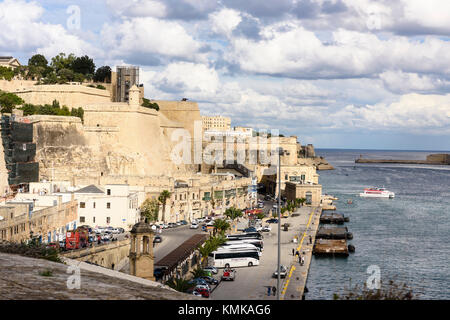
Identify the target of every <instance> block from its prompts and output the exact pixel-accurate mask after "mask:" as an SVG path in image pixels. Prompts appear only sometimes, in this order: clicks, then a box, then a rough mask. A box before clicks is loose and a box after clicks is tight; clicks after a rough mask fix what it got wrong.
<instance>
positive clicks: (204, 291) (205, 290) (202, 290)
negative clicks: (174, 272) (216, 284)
mask: <svg viewBox="0 0 450 320" xmlns="http://www.w3.org/2000/svg"><path fill="white" fill-rule="evenodd" d="M194 292H196V293H197V294H196V293H194ZM192 294H194V295H198V294H200V295H201V296H202V297H203V298H209V295H210V289H209V287H206V286H204V285H198V286H195V287H194V288H192Z"/></svg>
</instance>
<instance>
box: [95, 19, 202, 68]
mask: <svg viewBox="0 0 450 320" xmlns="http://www.w3.org/2000/svg"><path fill="white" fill-rule="evenodd" d="M101 35H102V39H103V45H104V48H105V50H109V52H110V55H111V56H112V57H120V58H125V57H129V58H130V57H133V58H137V59H139V60H140V61H141V62H144V63H145V61H146V59H147V58H150V59H151V58H152V57H149V56H145V55H152V54H154V55H161V56H166V57H176V58H183V59H186V60H191V61H204V60H205V55H204V54H202V53H201V52H200V49H201V47H202V44H201V43H200V42H198V41H196V40H195V39H194V38H193V37H192V36H191V35H189V34H188V32H187V31H186V29H185V28H184V27H183V26H182V25H181V24H180V23H178V22H175V21H166V20H160V19H156V18H152V17H147V18H141V17H139V18H132V19H125V20H123V21H121V22H118V23H115V24H111V25H104V27H103V29H102V32H101ZM137 56H138V57H137Z"/></svg>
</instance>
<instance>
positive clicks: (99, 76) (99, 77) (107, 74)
mask: <svg viewBox="0 0 450 320" xmlns="http://www.w3.org/2000/svg"><path fill="white" fill-rule="evenodd" d="M111 72H112V71H111V67H110V66H103V67H100V68H98V69H97V71H95V75H94V81H95V82H107V83H111Z"/></svg>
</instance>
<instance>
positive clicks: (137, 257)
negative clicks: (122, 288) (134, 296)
mask: <svg viewBox="0 0 450 320" xmlns="http://www.w3.org/2000/svg"><path fill="white" fill-rule="evenodd" d="M130 233H131V248H130V256H129V258H130V274H131V275H133V276H136V277H141V278H144V279H148V280H153V281H154V280H155V277H154V276H153V262H154V256H153V231H152V228H151V227H150V225H149V224H147V223H145V222H144V220H143V219H142V218H141V221H140V222H138V223H136V224H135V225H134V226H133V228H132V229H131V231H130Z"/></svg>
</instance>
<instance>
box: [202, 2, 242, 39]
mask: <svg viewBox="0 0 450 320" xmlns="http://www.w3.org/2000/svg"><path fill="white" fill-rule="evenodd" d="M209 20H210V23H211V25H212V31H213V32H215V33H217V34H221V35H225V36H227V37H230V35H231V33H232V32H233V30H234V29H235V28H236V27H237V26H238V24H239V23H240V22H241V21H242V17H241V14H240V13H239V11H236V10H233V9H227V8H225V9H221V10H220V11H216V12H213V13H210V14H209Z"/></svg>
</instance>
